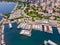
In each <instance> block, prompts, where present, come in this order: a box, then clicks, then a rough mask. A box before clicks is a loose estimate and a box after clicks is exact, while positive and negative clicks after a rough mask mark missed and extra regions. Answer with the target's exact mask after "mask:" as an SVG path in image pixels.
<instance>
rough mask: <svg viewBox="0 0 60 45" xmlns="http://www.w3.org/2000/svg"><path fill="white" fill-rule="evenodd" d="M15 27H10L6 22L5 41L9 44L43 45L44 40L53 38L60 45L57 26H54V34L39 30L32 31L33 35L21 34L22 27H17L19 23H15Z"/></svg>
mask: <svg viewBox="0 0 60 45" xmlns="http://www.w3.org/2000/svg"><path fill="white" fill-rule="evenodd" d="M12 25H13V28H12V29H9V26H8V24H5V30H4V31H5V33H4V34H5V42H6V44H7V45H43V42H44V40H48V39H50V40H52V41H54V42H56V43H57V44H58V45H60V35H59V34H58V32H57V28H54V27H53V32H54V33H53V34H49V33H45V32H40V31H37V30H33V31H32V36H31V37H27V36H22V35H20V34H19V32H20V31H21V29H17V23H13V24H12Z"/></svg>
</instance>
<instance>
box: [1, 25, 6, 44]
mask: <svg viewBox="0 0 60 45" xmlns="http://www.w3.org/2000/svg"><path fill="white" fill-rule="evenodd" d="M1 33H2V35H1V45H6V44H5V41H4V25H2V32H1Z"/></svg>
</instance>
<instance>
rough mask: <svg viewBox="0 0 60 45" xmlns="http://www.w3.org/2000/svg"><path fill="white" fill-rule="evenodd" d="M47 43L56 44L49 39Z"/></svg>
mask: <svg viewBox="0 0 60 45" xmlns="http://www.w3.org/2000/svg"><path fill="white" fill-rule="evenodd" d="M48 43H49V44H51V45H57V44H56V43H54V42H53V41H51V40H48Z"/></svg>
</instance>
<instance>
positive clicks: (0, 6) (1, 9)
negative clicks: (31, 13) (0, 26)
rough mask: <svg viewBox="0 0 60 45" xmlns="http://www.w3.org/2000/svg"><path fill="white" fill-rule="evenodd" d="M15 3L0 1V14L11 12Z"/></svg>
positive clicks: (0, 17)
mask: <svg viewBox="0 0 60 45" xmlns="http://www.w3.org/2000/svg"><path fill="white" fill-rule="evenodd" d="M15 5H16V4H15V3H14V2H0V15H1V14H8V13H11V11H12V10H13V8H14V7H15ZM2 18H3V16H0V21H1V20H2Z"/></svg>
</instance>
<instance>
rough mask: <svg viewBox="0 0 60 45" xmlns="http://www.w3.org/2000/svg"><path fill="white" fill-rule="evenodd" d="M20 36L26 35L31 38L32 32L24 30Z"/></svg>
mask: <svg viewBox="0 0 60 45" xmlns="http://www.w3.org/2000/svg"><path fill="white" fill-rule="evenodd" d="M20 34H22V35H26V36H31V31H29V30H22V31H21V32H20Z"/></svg>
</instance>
